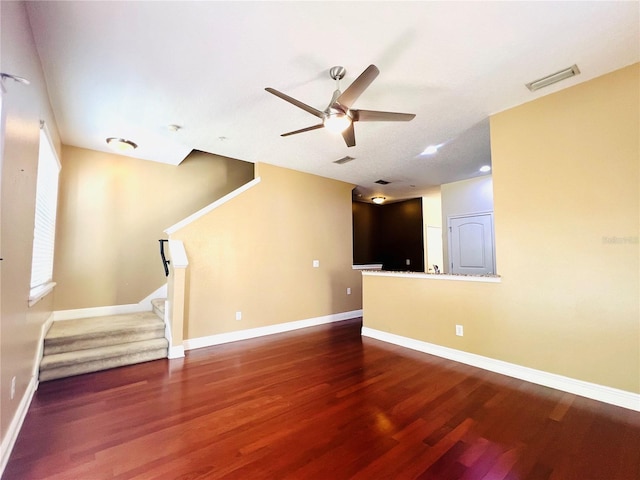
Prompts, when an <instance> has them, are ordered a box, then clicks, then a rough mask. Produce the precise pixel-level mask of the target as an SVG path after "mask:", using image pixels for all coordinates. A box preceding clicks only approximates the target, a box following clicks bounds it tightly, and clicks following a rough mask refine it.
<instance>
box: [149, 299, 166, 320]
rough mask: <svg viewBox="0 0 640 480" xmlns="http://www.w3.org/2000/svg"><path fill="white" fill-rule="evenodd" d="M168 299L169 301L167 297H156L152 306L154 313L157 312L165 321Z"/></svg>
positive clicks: (152, 301)
mask: <svg viewBox="0 0 640 480" xmlns="http://www.w3.org/2000/svg"><path fill="white" fill-rule="evenodd" d="M166 301H167V299H166V298H154V299H153V300H151V307H152V309H153V313H155V314H156V315H157V316H158V317H160V318H161V319H162V320H163V321H164V305H165V302H166Z"/></svg>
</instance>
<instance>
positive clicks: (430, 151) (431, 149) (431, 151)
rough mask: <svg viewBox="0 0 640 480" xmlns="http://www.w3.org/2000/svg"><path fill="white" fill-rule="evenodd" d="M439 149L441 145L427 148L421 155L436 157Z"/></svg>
mask: <svg viewBox="0 0 640 480" xmlns="http://www.w3.org/2000/svg"><path fill="white" fill-rule="evenodd" d="M439 148H440V145H429V146H428V147H427V148H425V149H424V151H423V152H422V153H421V155H434V154H436V153H438V149H439Z"/></svg>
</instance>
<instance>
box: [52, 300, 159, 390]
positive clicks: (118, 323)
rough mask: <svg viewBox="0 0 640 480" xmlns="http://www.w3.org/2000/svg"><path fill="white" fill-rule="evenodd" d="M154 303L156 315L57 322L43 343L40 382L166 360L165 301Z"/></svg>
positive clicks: (148, 313)
mask: <svg viewBox="0 0 640 480" xmlns="http://www.w3.org/2000/svg"><path fill="white" fill-rule="evenodd" d="M152 303H153V306H154V311H153V312H141V313H132V314H122V315H109V316H105V317H96V318H81V319H77V320H64V321H59V322H54V323H53V325H52V326H51V328H50V329H49V331H48V332H47V335H46V336H45V339H44V353H43V357H42V362H41V363H40V381H41V382H44V381H47V380H54V379H58V378H64V377H71V376H73V375H80V374H83V373H89V372H97V371H99V370H106V369H109V368H114V367H122V366H124V365H132V364H135V363H142V362H147V361H150V360H157V359H160V358H167V354H168V348H169V344H168V342H167V340H166V338H165V333H164V332H165V324H164V321H163V320H161V319H160V318H159V316H160V315H162V316H164V312H163V311H164V299H161V300H157V301H156V300H154V302H152ZM154 312H157V313H154Z"/></svg>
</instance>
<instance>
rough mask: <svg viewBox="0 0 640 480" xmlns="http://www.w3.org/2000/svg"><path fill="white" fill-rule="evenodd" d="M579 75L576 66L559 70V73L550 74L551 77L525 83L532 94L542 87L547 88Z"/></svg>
mask: <svg viewBox="0 0 640 480" xmlns="http://www.w3.org/2000/svg"><path fill="white" fill-rule="evenodd" d="M579 73H580V69H579V68H578V66H577V65H572V66H570V67H569V68H565V69H564V70H560V71H559V72H556V73H552V74H551V75H547V76H546V77H543V78H539V79H538V80H534V81H533V82H530V83H527V84H526V86H527V88H528V89H529V90H531V91H532V92H535V91H536V90H539V89H541V88H544V87H548V86H549V85H553V84H554V83H558V82H559V81H561V80H564V79H565V78H571V77H575V76H576V75H578V74H579Z"/></svg>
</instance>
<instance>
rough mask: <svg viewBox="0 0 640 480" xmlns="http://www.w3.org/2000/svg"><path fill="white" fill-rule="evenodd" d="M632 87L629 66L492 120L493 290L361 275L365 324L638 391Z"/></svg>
mask: <svg viewBox="0 0 640 480" xmlns="http://www.w3.org/2000/svg"><path fill="white" fill-rule="evenodd" d="M639 85H640V78H639V65H638V64H636V65H633V66H630V67H627V68H625V69H622V70H619V71H616V72H613V73H611V74H608V75H605V76H603V77H600V78H597V79H594V80H591V81H589V82H585V83H583V84H580V85H577V86H575V87H572V88H569V89H566V90H563V91H560V92H558V93H555V94H552V95H548V96H545V97H542V98H540V99H538V100H535V101H532V102H530V103H527V104H524V105H521V106H519V107H516V108H513V109H511V110H508V111H505V112H502V113H499V114H497V115H494V116H493V117H492V118H491V144H492V163H493V182H494V211H495V230H496V243H497V263H498V272H499V273H500V275H501V276H502V283H499V284H482V283H465V282H453V281H434V280H424V279H423V280H420V279H397V278H381V277H365V279H364V299H363V303H364V323H365V326H367V327H370V328H374V329H378V330H382V331H387V332H391V333H396V334H399V335H403V336H407V337H411V338H415V339H418V340H423V341H426V342H430V343H435V344H439V345H444V346H447V347H451V348H456V349H460V350H464V351H467V352H472V353H476V354H479V355H484V356H487V357H491V358H495V359H499V360H503V361H507V362H511V363H515V364H518V365H523V366H527V367H531V368H535V369H539V370H543V371H547V372H551V373H556V374H560V375H564V376H567V377H571V378H575V379H579V380H584V381H588V382H593V383H596V384H600V385H605V386H609V387H614V388H618V389H622V390H626V391H629V392H634V393H640V321H639V318H640V310H639V297H640V296H639V293H640V283H639V272H640V264H639V257H640V245H639V244H638V236H639V233H640V232H639V220H640V210H639V207H638V203H639V185H640V178H639V163H640V162H639V158H640V151H639V148H640V147H639V145H640V138H639V135H640V133H639V132H640V121H639V109H640V98H639V95H640V94H639V88H638V86H639ZM455 324H462V325H464V327H465V330H464V332H465V335H464V337H456V336H455V328H454V325H455Z"/></svg>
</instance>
